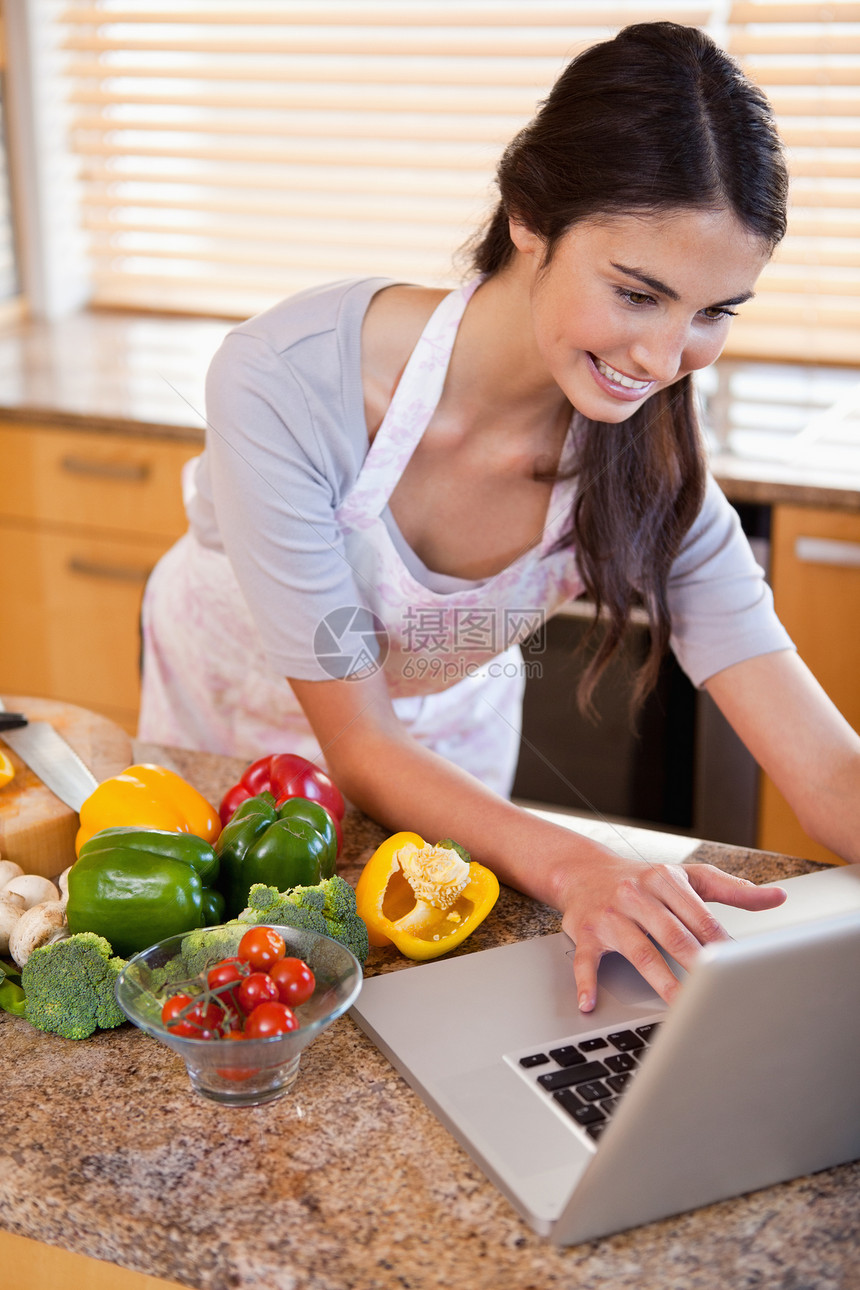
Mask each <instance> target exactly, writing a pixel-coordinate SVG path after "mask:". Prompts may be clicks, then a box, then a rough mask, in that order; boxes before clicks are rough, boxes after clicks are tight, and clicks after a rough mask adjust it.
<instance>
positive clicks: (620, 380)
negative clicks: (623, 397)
mask: <svg viewBox="0 0 860 1290" xmlns="http://www.w3.org/2000/svg"><path fill="white" fill-rule="evenodd" d="M594 362H595V364H596V365H597V370H598V372H600V373H601V375H603V376H605V377H606V379H607V380H608V381H612V382H614V384H615V385H624V386H626V387H627V389H628V390H646V389H647V388H648V386H649V385H651V381H634V380H633V377H632V376H625V375H624V373H623V372H616V370H615V368H614V367H610V366H609V364H608V363H604V361H603V359H602V358H597V357H595V359H594Z"/></svg>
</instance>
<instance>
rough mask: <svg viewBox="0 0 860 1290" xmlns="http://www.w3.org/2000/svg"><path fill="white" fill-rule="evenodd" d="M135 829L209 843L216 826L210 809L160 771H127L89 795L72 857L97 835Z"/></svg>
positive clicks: (169, 774) (188, 786) (143, 767)
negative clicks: (189, 835) (185, 835)
mask: <svg viewBox="0 0 860 1290" xmlns="http://www.w3.org/2000/svg"><path fill="white" fill-rule="evenodd" d="M123 825H135V826H137V827H139V828H144V829H164V830H166V831H167V832H169V833H194V834H196V835H197V837H200V838H204V839H205V840H206V841H207V842H214V841H215V839H216V838H217V837H218V834H219V833H220V831H221V821H220V819H219V817H218V812H217V811H216V809H215V807H214V806H211V805H210V804H209V802H207V801H206V798H205V797H203V796H201V794H200V793H198V792H197V789H196V788H193V787H192V786H191V784H189V783H188V781H187V780H184V779H183V778H182V776H181V775H177V774H176V773H175V771H172V770H168V769H167V768H166V767H165V766H151V765H140V766H129V768H128V770H124V771H123V772H122V774H121V775H112V776H111V778H110V779H106V780H103V781H102V783H101V784H99V786H98V788H96V789H94V790H93V792H92V793H91V794H90V796H89V797H88V798H87V800H86V801H85V802H84V804H83V806H82V807H81V827H80V828H79V829H78V834H77V838H76V839H75V851H76V853H80V849H81V847H82V846H83V845H84V843H85V842H88V841H89V839H90V838H91V837H92V836H93V835H94V834H95V833H100V832H101V831H102V829H110V828H116V827H117V826H123Z"/></svg>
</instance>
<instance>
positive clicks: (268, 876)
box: [215, 793, 337, 918]
mask: <svg viewBox="0 0 860 1290" xmlns="http://www.w3.org/2000/svg"><path fill="white" fill-rule="evenodd" d="M215 853H216V855H217V856H218V858H219V860H220V862H221V875H220V878H219V881H218V886H219V888H220V890H221V891H222V893H223V894H224V897H225V898H226V902H227V917H228V918H236V917H237V916H238V915H239V914H240V913H241V912H242V910H243V909H244V908H245V907H246V905H247V904H248V892H249V891H250V890H251V887H252V886H253V885H254V883H255V882H262V883H265V884H266V886H268V887H275V888H276V889H277V890H278V891H286V890H287V889H288V888H290V887H313V886H316V884H317V883H318V882H320V881H321V880H322V879H323V878H331V877H332V875H333V874H334V872H335V866H336V861H337V833H336V831H335V827H334V824H333V823H332V819H331V816H330V815H329V814H328V812H327V811H326V810H324V809H323V807H321V806H319V805H318V803H316V802H310V801H306V800H305V799H304V798H301V797H292V798H289V799H288V800H287V801H286V802H284V803H283V805H282V806H280V807H276V806H275V799H274V797H273V796H272V794H271V793H260V794H258V796H257V797H250V798H248V800H247V801H246V802H243V803H242V805H241V806H240V807H239V808H238V810H237V811H236V813H235V814H234V815H233V817H232V819H231V820H230V823H229V824H228V825H227V826H226V828H224V829H222V831H221V836H220V837H219V838H218V841H217V842H216V843H215Z"/></svg>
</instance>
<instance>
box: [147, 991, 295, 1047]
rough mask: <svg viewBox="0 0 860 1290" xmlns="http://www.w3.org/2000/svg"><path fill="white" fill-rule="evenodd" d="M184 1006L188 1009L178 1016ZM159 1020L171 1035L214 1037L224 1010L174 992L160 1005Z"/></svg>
mask: <svg viewBox="0 0 860 1290" xmlns="http://www.w3.org/2000/svg"><path fill="white" fill-rule="evenodd" d="M275 988H276V989H277V986H276V987H275ZM192 1004H193V1006H189V1005H192ZM185 1008H188V1011H187V1012H186V1013H185V1015H184V1016H183V1017H180V1016H179V1014H180V1013H181V1012H182V1011H183V1010H184V1009H185ZM161 1020H162V1021H163V1022H164V1024H165V1026H167V1028H168V1030H169V1031H170V1033H171V1034H172V1035H182V1036H183V1038H185V1039H216V1038H217V1037H218V1035H219V1033H220V1026H221V1023H222V1021H223V1020H224V1010H223V1009H222V1008H219V1006H218V1004H217V1003H215V1002H214V1001H213V1002H211V1003H205V1002H204V1001H203V1000H202V999H199V1000H198V1001H197V1002H196V1003H194V1001H193V1000H192V998H191V996H190V995H188V994H174V995H171V997H170V998H169V999H168V1000H167V1001H166V1003H165V1004H164V1006H163V1007H162V1009H161Z"/></svg>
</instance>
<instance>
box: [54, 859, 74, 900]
mask: <svg viewBox="0 0 860 1290" xmlns="http://www.w3.org/2000/svg"><path fill="white" fill-rule="evenodd" d="M71 872H72V866H71V865H69V867H68V869H64V870H63V872H62V873H61V874H60V876H59V878H58V879H57V885H58V886H59V888H60V900H61V901H62V902H63V904H65V903H66V901H67V900H68V899H69V874H70V873H71Z"/></svg>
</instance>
